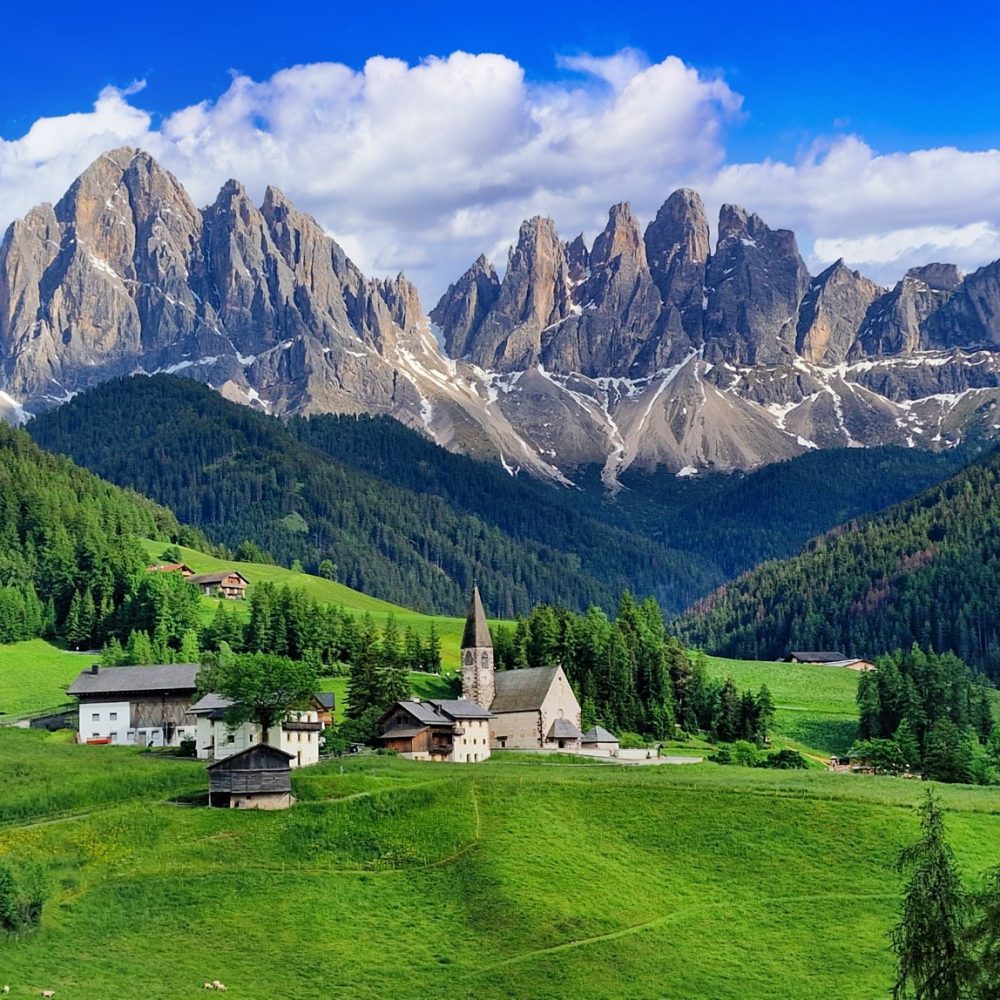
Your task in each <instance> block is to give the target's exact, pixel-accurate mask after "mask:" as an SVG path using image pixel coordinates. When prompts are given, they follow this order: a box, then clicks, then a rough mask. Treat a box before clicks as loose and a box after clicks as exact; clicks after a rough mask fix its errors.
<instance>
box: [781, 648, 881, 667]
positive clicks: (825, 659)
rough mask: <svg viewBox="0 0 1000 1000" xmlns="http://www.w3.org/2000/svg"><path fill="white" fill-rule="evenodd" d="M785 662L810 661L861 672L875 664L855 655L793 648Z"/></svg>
mask: <svg viewBox="0 0 1000 1000" xmlns="http://www.w3.org/2000/svg"><path fill="white" fill-rule="evenodd" d="M785 663H812V664H817V665H820V666H824V667H846V668H847V669H848V670H860V671H862V672H865V671H868V670H875V669H876V667H875V664H874V663H872V662H871V660H862V659H859V658H857V657H851V656H846V655H845V654H844V653H835V652H830V651H824V652H809V651H806V650H794V651H793V652H791V653H789V654H788V655H787V656H786V657H785Z"/></svg>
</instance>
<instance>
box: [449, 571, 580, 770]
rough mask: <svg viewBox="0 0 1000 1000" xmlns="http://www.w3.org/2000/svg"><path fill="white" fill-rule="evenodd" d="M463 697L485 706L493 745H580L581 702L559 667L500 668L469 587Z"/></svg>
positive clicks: (569, 747) (478, 602)
mask: <svg viewBox="0 0 1000 1000" xmlns="http://www.w3.org/2000/svg"><path fill="white" fill-rule="evenodd" d="M461 656H462V697H463V698H464V699H466V700H467V701H471V702H475V703H476V704H477V705H481V706H482V707H483V708H488V709H489V712H490V715H491V716H492V721H491V723H490V736H491V739H490V745H491V746H492V747H493V749H494V750H497V749H512V750H546V749H548V750H579V749H580V740H581V738H582V736H583V734H582V733H581V732H580V703H579V702H578V701H577V700H576V695H575V694H573V688H572V687H571V686H570V683H569V679H568V678H567V677H566V674H565V672H564V671H563V668H562V667H532V668H530V669H527V670H502V671H500V673H497V672H496V670H495V669H494V662H493V637H492V636H491V635H490V629H489V625H488V624H487V623H486V612H485V611H484V609H483V602H482V599H481V598H480V596H479V588H478V587H475V586H474V587H473V588H472V597H471V599H470V601H469V612H468V615H467V616H466V622H465V632H464V633H463V635H462V653H461Z"/></svg>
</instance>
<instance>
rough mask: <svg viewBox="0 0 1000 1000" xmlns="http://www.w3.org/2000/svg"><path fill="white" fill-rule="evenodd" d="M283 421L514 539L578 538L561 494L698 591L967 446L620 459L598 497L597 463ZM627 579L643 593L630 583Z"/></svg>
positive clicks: (957, 457)
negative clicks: (484, 453) (539, 466)
mask: <svg viewBox="0 0 1000 1000" xmlns="http://www.w3.org/2000/svg"><path fill="white" fill-rule="evenodd" d="M288 426H289V429H290V430H291V431H292V433H294V434H295V436H296V437H297V438H298V439H299V440H300V441H303V442H305V443H307V444H311V445H313V446H315V447H317V448H320V449H321V450H323V451H325V452H326V453H327V454H329V455H331V456H332V457H334V458H336V459H337V460H338V461H340V462H344V463H345V464H348V465H351V466H353V467H355V468H359V469H362V470H364V471H365V472H369V473H371V474H372V475H375V476H378V477H379V478H380V479H384V480H387V481H388V482H391V483H394V484H396V485H398V486H404V487H406V488H407V489H413V490H417V491H419V492H426V493H432V494H434V495H435V496H440V497H443V498H444V499H445V500H447V501H448V503H449V504H451V505H452V506H453V507H455V508H456V509H458V510H462V511H466V512H468V513H473V514H476V515H478V516H480V517H483V518H485V519H487V520H489V521H490V522H491V523H495V524H497V525H499V526H500V527H501V528H502V529H503V530H504V531H506V532H507V533H509V534H511V535H513V536H514V537H515V538H523V537H529V538H531V537H539V535H540V534H541V535H543V536H544V537H546V538H548V540H549V541H550V543H551V544H553V545H557V546H558V547H560V548H563V549H571V548H572V547H573V546H575V545H579V544H581V541H582V540H581V539H580V538H579V536H578V535H577V534H576V533H575V530H574V529H575V524H574V522H573V521H570V520H568V519H567V518H565V517H564V516H561V513H560V510H561V509H562V508H565V506H566V505H567V502H568V503H571V504H572V506H573V507H574V509H576V510H577V511H579V512H581V513H585V514H589V515H591V516H592V517H594V518H597V519H599V520H602V521H605V522H606V523H609V524H614V525H616V526H618V527H620V528H622V529H624V530H627V531H629V532H631V533H638V534H641V535H644V536H646V537H648V538H651V539H652V540H654V541H655V542H658V543H660V544H661V545H664V546H666V547H667V548H669V549H672V550H677V551H682V552H690V553H691V554H692V560H693V561H692V574H693V573H694V571H695V569H697V568H701V569H702V570H703V572H702V574H701V576H700V577H699V578H698V580H697V581H692V582H697V584H698V585H699V586H700V587H701V588H702V589H701V590H700V592H699V593H698V594H697V596H699V597H700V596H702V595H703V594H706V593H708V591H710V590H711V589H712V588H714V587H715V586H716V584H718V583H721V582H722V581H724V580H728V579H731V578H732V577H735V576H737V575H738V574H740V573H742V572H743V571H744V570H747V569H751V568H752V567H754V566H756V565H757V564H758V563H760V562H763V561H764V560H765V559H775V558H782V557H784V556H790V555H794V554H795V553H796V552H798V550H799V549H800V548H801V547H802V546H803V545H804V544H805V543H806V542H807V541H808V540H809V539H810V538H812V537H813V535H816V534H817V533H819V532H821V531H826V530H827V529H828V528H832V527H833V526H834V525H837V524H842V523H844V522H845V521H849V520H851V518H855V517H860V516H861V515H863V514H869V513H871V512H872V511H876V510H881V509H882V508H884V507H888V506H890V505H891V504H894V503H897V502H898V501H900V500H905V499H907V498H908V497H911V496H913V495H914V494H915V493H917V492H919V491H920V490H923V489H925V488H926V487H928V486H931V485H933V484H934V483H937V482H940V481H941V480H942V479H945V478H947V477H948V476H950V475H952V474H954V473H956V472H958V471H959V469H961V468H962V467H963V466H964V465H965V464H966V463H967V462H968V460H969V458H970V457H971V454H972V447H973V446H966V447H964V448H960V449H953V450H950V451H945V452H937V453H935V452H927V451H920V450H917V449H913V448H896V447H884V448H870V449H869V448H835V449H829V450H823V451H815V452H810V453H809V454H807V455H802V456H801V457H799V458H795V459H791V460H789V461H785V462H775V463H773V464H772V465H768V466H766V467H765V468H763V469H760V470H758V471H756V472H753V473H750V474H749V475H744V474H741V473H730V474H725V473H719V474H716V475H703V476H697V477H690V478H689V477H678V476H676V475H674V474H673V473H671V472H668V471H667V470H665V469H659V470H657V471H656V472H643V471H636V470H630V471H628V472H627V473H625V474H624V475H623V476H622V483H623V485H624V486H625V489H624V490H622V491H621V492H619V493H618V494H617V495H615V496H610V495H609V494H608V493H607V491H606V489H605V488H604V485H603V483H602V482H601V481H600V470H599V469H596V468H594V469H580V470H577V471H575V472H574V473H573V481H574V482H575V483H576V485H577V486H578V487H579V488H578V489H576V490H572V491H567V490H566V489H560V488H554V487H551V486H545V485H542V484H540V483H537V482H535V481H533V480H531V479H530V478H529V477H526V476H519V477H517V478H516V479H515V478H513V477H511V476H508V475H507V474H506V473H504V472H503V471H502V470H501V469H500V468H499V467H498V466H496V465H493V464H487V463H483V462H476V461H473V460H472V459H469V458H465V457H464V456H462V455H455V454H452V453H451V452H448V451H445V450H444V449H443V448H440V447H438V446H437V445H435V444H434V443H433V442H432V441H430V440H428V439H427V438H425V437H423V436H422V435H420V434H415V433H414V432H413V431H411V430H409V429H407V428H406V427H404V426H403V425H402V424H400V423H399V422H398V421H396V420H393V419H391V418H390V417H367V416H362V417H353V416H335V415H333V414H323V415H318V416H315V415H314V416H311V417H308V418H301V417H300V418H296V419H294V420H292V421H291V422H290V423H289V425H288ZM554 508H555V510H554ZM633 589H634V590H636V591H639V592H644V591H643V590H642V588H640V587H639V586H638V585H635V586H633ZM692 599H693V597H692ZM674 607H675V608H677V605H674ZM678 609H679V608H678ZM500 610H502V609H500Z"/></svg>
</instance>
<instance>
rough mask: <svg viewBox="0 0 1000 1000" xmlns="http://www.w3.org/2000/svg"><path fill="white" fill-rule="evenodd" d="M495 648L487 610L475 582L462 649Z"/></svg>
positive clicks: (466, 617)
mask: <svg viewBox="0 0 1000 1000" xmlns="http://www.w3.org/2000/svg"><path fill="white" fill-rule="evenodd" d="M470 647H474V648H477V649H478V648H483V647H485V648H486V649H492V648H493V637H492V636H491V635H490V627H489V625H487V624H486V612H485V610H484V609H483V601H482V598H481V597H480V596H479V588H478V587H477V586H475V584H473V587H472V596H471V597H470V598H469V610H468V613H467V614H466V616H465V631H464V632H463V633H462V649H469V648H470Z"/></svg>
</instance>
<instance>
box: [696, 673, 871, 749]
mask: <svg viewBox="0 0 1000 1000" xmlns="http://www.w3.org/2000/svg"><path fill="white" fill-rule="evenodd" d="M708 673H709V676H710V677H713V678H715V679H717V680H724V679H725V678H726V677H732V678H733V680H734V681H736V685H737V687H739V688H740V689H741V690H742V689H744V688H750V689H751V690H753V691H754V692H756V691H758V690H760V687H761V685H762V684H766V685H767V687H768V689H769V690H770V692H771V696H772V697H773V698H774V702H775V705H776V706H777V712H776V714H775V719H774V736H775V738H776V739H777V740H778V741H779V742H780V743H781V744H783V745H787V746H790V747H795V748H796V749H800V750H806V751H809V752H817V751H818V752H819V753H821V754H827V755H829V754H840V753H845V752H846V751H847V750H848V749H849V747H850V746H851V744H852V743H853V742H854V740H855V737H856V734H857V728H858V710H857V705H856V703H855V694H856V693H857V690H858V673H857V671H854V670H848V669H847V668H846V667H824V666H818V665H814V664H807V663H772V662H769V661H758V660H725V659H722V658H721V657H715V656H712V657H708Z"/></svg>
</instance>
